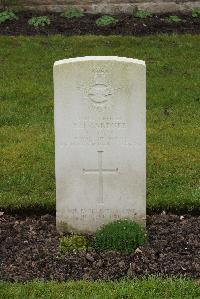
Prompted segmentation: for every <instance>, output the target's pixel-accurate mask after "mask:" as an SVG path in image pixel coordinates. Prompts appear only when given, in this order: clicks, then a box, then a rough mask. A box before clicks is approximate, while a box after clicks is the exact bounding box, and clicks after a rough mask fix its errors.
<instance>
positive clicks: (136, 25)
mask: <svg viewBox="0 0 200 299" xmlns="http://www.w3.org/2000/svg"><path fill="white" fill-rule="evenodd" d="M40 15H41V14H38V13H34V12H22V13H19V14H18V16H19V20H17V21H12V22H5V23H3V24H1V25H0V34H1V35H50V34H63V35H84V34H95V35H110V34H112V35H116V34H117V35H147V34H155V33H191V34H199V33H200V19H199V18H192V17H191V16H188V15H180V14H179V17H181V19H182V20H181V22H179V23H175V22H173V23H169V22H167V21H166V20H164V19H165V18H166V17H167V16H169V14H168V15H154V16H153V17H151V18H145V19H139V18H135V17H133V16H131V15H125V14H121V15H118V16H115V17H116V18H117V19H118V22H117V23H116V24H114V25H110V26H105V27H99V26H97V25H96V23H95V21H96V19H97V18H99V17H100V16H101V15H89V14H88V15H85V16H84V17H81V18H77V19H65V18H63V17H61V16H60V14H58V13H51V14H46V15H47V16H48V17H49V18H50V21H51V24H50V25H48V26H45V27H40V28H37V29H35V28H34V27H33V26H30V25H28V19H29V18H31V17H33V16H34V17H35V16H40ZM170 15H173V14H170ZM176 15H177V14H176Z"/></svg>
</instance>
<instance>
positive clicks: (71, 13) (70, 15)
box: [61, 8, 85, 19]
mask: <svg viewBox="0 0 200 299" xmlns="http://www.w3.org/2000/svg"><path fill="white" fill-rule="evenodd" d="M84 15H85V14H84V13H83V12H82V11H81V10H79V9H78V8H70V9H68V10H65V11H64V12H62V13H61V17H64V18H67V19H74V18H81V17H84Z"/></svg>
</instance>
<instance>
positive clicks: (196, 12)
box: [192, 7, 200, 18]
mask: <svg viewBox="0 0 200 299" xmlns="http://www.w3.org/2000/svg"><path fill="white" fill-rule="evenodd" d="M192 17H193V18H200V7H197V8H194V9H193V10H192Z"/></svg>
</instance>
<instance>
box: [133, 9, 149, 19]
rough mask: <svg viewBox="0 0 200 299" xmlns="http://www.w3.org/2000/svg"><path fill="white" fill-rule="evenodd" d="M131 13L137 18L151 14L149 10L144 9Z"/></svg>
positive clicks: (144, 17) (143, 17)
mask: <svg viewBox="0 0 200 299" xmlns="http://www.w3.org/2000/svg"><path fill="white" fill-rule="evenodd" d="M133 15H134V17H136V18H139V19H146V18H149V17H152V14H151V13H150V12H149V11H145V10H137V11H136V12H135V13H134V14H133Z"/></svg>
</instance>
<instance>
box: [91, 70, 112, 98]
mask: <svg viewBox="0 0 200 299" xmlns="http://www.w3.org/2000/svg"><path fill="white" fill-rule="evenodd" d="M111 95H112V90H111V86H110V85H108V84H106V78H105V73H104V72H103V71H101V70H100V71H99V72H96V73H95V78H94V85H93V86H91V88H90V89H89V91H88V97H89V99H90V100H91V101H92V102H94V103H96V104H104V103H105V102H107V101H108V100H109V98H110V96H111Z"/></svg>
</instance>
